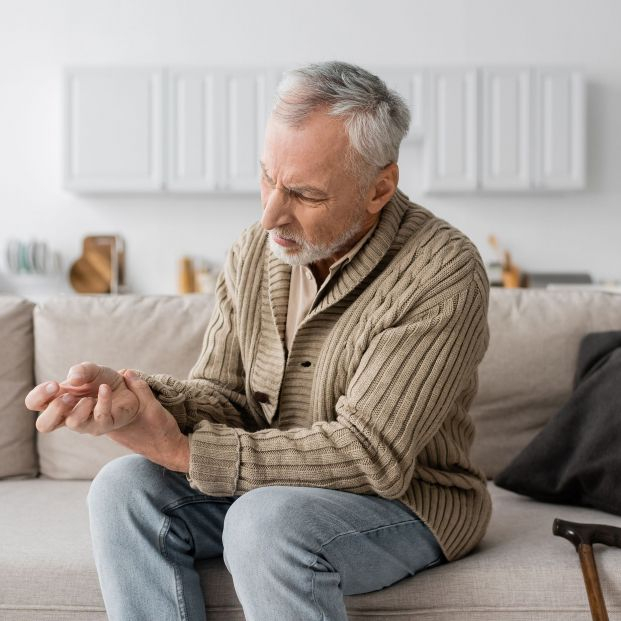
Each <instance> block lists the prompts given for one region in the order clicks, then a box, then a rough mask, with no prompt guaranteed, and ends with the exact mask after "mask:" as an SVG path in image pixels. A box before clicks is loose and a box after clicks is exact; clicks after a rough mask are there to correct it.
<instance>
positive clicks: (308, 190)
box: [259, 160, 328, 197]
mask: <svg viewBox="0 0 621 621" xmlns="http://www.w3.org/2000/svg"><path fill="white" fill-rule="evenodd" d="M259 164H260V165H261V169H262V170H263V174H264V175H265V176H266V177H267V179H268V181H270V182H271V183H274V181H273V179H272V178H271V177H270V176H269V174H268V173H267V168H266V167H265V164H264V163H263V162H262V161H261V160H259ZM285 189H286V190H289V191H290V192H300V193H304V194H320V195H321V196H322V197H327V196H328V193H327V192H326V191H325V190H324V189H322V188H317V187H315V186H312V185H292V186H289V187H286V188H285Z"/></svg>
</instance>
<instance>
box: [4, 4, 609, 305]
mask: <svg viewBox="0 0 621 621" xmlns="http://www.w3.org/2000/svg"><path fill="white" fill-rule="evenodd" d="M619 24H621V3H620V2H618V0H548V1H546V2H542V1H541V0H520V1H518V0H416V1H414V0H382V1H381V2H379V1H378V0H296V1H295V2H292V1H291V0H262V1H261V2H253V1H251V0H247V1H241V0H228V1H227V2H223V1H220V2H212V1H208V0H54V1H53V2H50V1H49V0H0V215H1V219H0V249H3V248H4V245H5V242H6V240H7V239H8V238H10V237H18V238H23V239H27V238H31V237H38V238H43V239H46V240H48V241H49V242H50V243H51V244H52V245H53V246H54V247H55V248H57V249H59V250H60V251H61V252H62V254H63V258H64V261H65V267H66V268H68V267H69V266H70V264H71V263H72V262H73V261H74V260H76V259H77V258H78V256H79V255H80V253H81V239H82V237H84V236H85V235H91V234H105V233H113V232H115V233H120V234H121V235H123V236H124V237H125V239H126V242H127V246H128V281H129V285H130V287H131V289H132V290H133V291H136V292H141V293H174V292H175V291H176V280H177V261H178V259H179V257H180V256H181V255H183V254H195V255H203V256H205V257H207V258H210V259H211V260H212V261H215V262H217V263H221V262H222V260H223V258H224V255H225V252H226V249H227V247H228V246H229V245H230V244H231V243H232V241H233V240H234V239H235V238H236V236H237V234H238V233H239V231H240V230H241V229H242V228H244V227H246V226H248V225H249V224H251V223H252V222H254V221H255V220H256V219H257V218H258V215H259V212H260V203H259V196H258V193H257V195H256V196H250V195H246V196H242V195H237V196H218V197H209V196H193V197H183V196H155V197H154V196H147V195H143V196H137V197H136V196H134V197H130V196H100V197H86V196H77V195H72V194H70V193H67V192H65V191H63V190H62V188H61V157H60V154H61V142H60V139H61V108H60V105H61V69H62V67H63V66H65V65H80V64H106V63H110V64H138V65H140V64H156V65H175V64H178V65H183V64H190V65H197V64H203V65H205V64H207V65H209V64H213V65H225V66H244V65H253V66H260V65H268V66H269V65H273V64H283V63H300V64H302V63H305V62H310V61H318V60H328V59H341V60H346V61H349V62H354V63H358V64H361V65H363V66H365V65H367V66H374V67H375V66H386V67H390V66H393V65H397V66H398V65H425V64H445V63H446V64H448V63H460V64H485V63H496V64H534V65H536V64H563V65H574V66H578V67H581V68H582V69H583V70H584V72H585V74H586V77H587V80H588V97H587V105H588V122H587V136H588V149H587V180H588V181H587V182H588V189H587V191H586V192H583V193H579V194H567V195H545V196H544V195H539V196H534V195H529V196H522V197H520V196H513V197H512V196H506V195H496V196H491V195H484V196H471V197H438V196H425V195H422V194H421V191H420V180H419V161H418V160H419V156H418V154H417V153H416V152H415V151H413V150H408V151H406V152H404V153H403V154H402V160H401V164H402V173H401V178H402V183H401V187H402V189H403V190H404V191H405V192H406V193H407V194H409V196H410V198H412V199H413V200H416V201H417V202H419V203H421V204H423V205H425V206H426V207H428V208H430V209H431V210H432V211H434V212H435V213H437V214H438V215H440V216H441V217H443V218H446V219H448V220H449V221H450V222H452V223H453V224H455V225H456V226H458V227H459V228H461V229H462V230H463V231H464V232H465V233H467V234H468V235H469V236H470V237H471V238H472V239H473V240H474V242H475V243H476V244H477V245H478V246H479V248H480V250H481V253H482V255H483V257H484V258H486V259H489V258H491V254H492V253H491V250H490V248H489V247H488V244H487V241H486V239H487V235H488V234H489V233H492V232H493V233H495V234H496V235H497V236H498V238H499V240H500V241H501V242H502V243H503V244H505V245H507V246H508V247H509V248H510V249H511V251H512V254H513V256H514V258H515V260H516V262H517V263H518V264H519V265H521V266H522V267H523V268H525V269H529V270H534V271H548V270H550V271H551V270H559V271H564V270H587V271H590V272H591V273H592V275H593V276H594V277H595V278H596V279H621V245H620V244H619V243H618V236H619V234H620V233H621V209H619V207H621V172H620V165H621V138H620V137H621V115H620V114H619V111H620V110H621V37H619V33H618V27H619ZM3 259H4V257H2V259H0V271H2V269H3V267H4V261H3Z"/></svg>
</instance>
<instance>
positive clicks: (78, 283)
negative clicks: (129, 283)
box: [69, 235, 124, 293]
mask: <svg viewBox="0 0 621 621" xmlns="http://www.w3.org/2000/svg"><path fill="white" fill-rule="evenodd" d="M114 253H117V254H118V255H119V259H118V265H119V283H121V281H122V276H123V274H122V269H121V266H122V264H123V259H124V256H123V255H124V253H119V252H118V248H117V238H116V237H115V236H114V235H93V236H90V237H85V238H84V243H83V250H82V256H81V257H80V258H79V259H78V260H77V261H76V262H75V263H74V264H73V265H72V266H71V270H70V271H69V280H70V282H71V285H72V287H73V288H74V289H75V290H76V291H77V292H78V293H110V291H111V284H112V280H113V279H112V276H113V274H112V263H113V260H112V257H113V254H114Z"/></svg>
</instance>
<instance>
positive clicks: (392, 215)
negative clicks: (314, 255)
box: [265, 189, 412, 347]
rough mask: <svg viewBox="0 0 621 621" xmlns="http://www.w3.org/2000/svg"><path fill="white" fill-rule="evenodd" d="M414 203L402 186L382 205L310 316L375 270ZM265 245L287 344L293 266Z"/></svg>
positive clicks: (274, 309) (275, 305)
mask: <svg viewBox="0 0 621 621" xmlns="http://www.w3.org/2000/svg"><path fill="white" fill-rule="evenodd" d="M411 205H412V203H410V201H409V200H408V197H407V196H406V195H405V194H404V193H403V192H402V191H401V190H399V189H397V191H396V192H395V194H394V196H393V197H392V198H391V199H390V201H388V203H386V205H385V206H384V208H383V209H382V211H381V214H380V218H379V222H378V223H377V226H376V227H375V230H374V231H373V234H372V235H371V236H370V237H369V238H368V239H367V240H366V242H365V243H364V244H363V246H362V247H361V248H360V249H359V250H358V252H357V253H356V254H355V255H354V256H353V257H352V259H351V261H350V262H349V263H347V264H346V265H344V266H343V268H342V269H341V270H340V271H339V273H338V274H337V275H336V276H335V278H334V281H333V283H332V285H331V286H330V287H328V288H327V292H326V294H325V295H324V296H323V297H320V298H319V300H318V302H317V303H316V304H315V305H314V306H313V307H312V308H311V310H310V311H309V313H308V317H311V316H313V315H315V314H317V313H320V312H322V311H324V310H326V309H327V308H328V307H330V306H332V305H333V304H336V303H337V302H338V301H339V300H341V299H342V298H344V297H345V296H346V295H347V294H348V293H349V292H350V291H352V290H353V289H354V288H355V287H356V286H357V285H358V284H359V283H361V282H362V281H363V280H364V279H365V278H366V277H367V276H368V275H369V274H370V273H371V272H372V271H373V269H374V268H375V267H376V266H377V264H378V263H379V262H380V261H381V260H382V258H383V257H384V255H385V254H386V253H387V252H388V250H389V248H390V247H391V246H392V244H393V241H394V239H395V237H396V235H397V233H398V231H399V227H400V226H401V222H402V220H403V216H404V214H405V212H406V210H407V209H408V208H409V207H411ZM265 248H266V252H267V271H268V291H269V300H270V306H271V308H272V315H273V317H274V322H275V324H276V327H277V329H278V333H279V335H280V338H281V341H282V343H283V347H284V343H285V329H286V325H287V308H288V305H289V285H290V283H291V266H290V265H289V264H287V263H285V262H284V261H281V260H280V259H279V258H278V257H276V256H275V255H274V254H273V253H272V252H271V250H270V249H269V245H268V244H266V245H265Z"/></svg>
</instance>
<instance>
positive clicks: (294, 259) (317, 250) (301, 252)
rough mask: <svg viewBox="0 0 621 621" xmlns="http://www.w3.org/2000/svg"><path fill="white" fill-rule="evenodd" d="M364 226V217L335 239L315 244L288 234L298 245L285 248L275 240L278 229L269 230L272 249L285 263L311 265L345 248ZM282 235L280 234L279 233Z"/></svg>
mask: <svg viewBox="0 0 621 621" xmlns="http://www.w3.org/2000/svg"><path fill="white" fill-rule="evenodd" d="M363 228H364V223H363V221H362V218H360V220H359V221H357V222H355V223H354V224H352V225H351V226H350V227H348V228H347V229H345V231H343V233H341V234H340V235H339V236H338V237H337V238H336V239H335V240H333V241H332V242H330V243H329V244H320V245H313V244H309V243H308V242H307V241H305V240H303V239H300V238H298V237H291V236H287V237H285V239H293V241H295V242H296V243H297V246H292V247H289V248H285V247H284V246H281V245H280V244H277V243H276V242H275V241H274V237H273V236H274V233H276V232H277V229H271V230H269V231H268V240H269V245H270V250H271V251H272V253H273V254H274V255H275V256H276V257H278V258H279V259H280V260H281V261H283V262H284V263H288V264H289V265H309V264H311V263H316V262H317V261H321V260H322V259H327V258H329V257H331V256H334V255H335V254H336V253H337V252H338V251H339V250H342V249H343V248H345V247H346V246H347V245H348V244H349V242H351V240H352V239H354V238H355V237H356V236H357V235H358V234H359V233H360V232H361V231H362V229H363ZM279 237H280V235H279Z"/></svg>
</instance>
